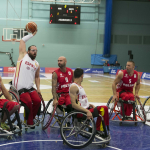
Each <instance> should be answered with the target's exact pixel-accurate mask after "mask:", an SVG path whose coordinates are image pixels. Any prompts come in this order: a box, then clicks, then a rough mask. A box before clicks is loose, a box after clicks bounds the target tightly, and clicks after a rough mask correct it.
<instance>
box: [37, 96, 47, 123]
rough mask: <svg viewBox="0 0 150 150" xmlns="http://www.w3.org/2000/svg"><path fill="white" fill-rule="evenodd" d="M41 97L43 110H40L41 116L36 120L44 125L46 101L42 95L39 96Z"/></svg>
mask: <svg viewBox="0 0 150 150" xmlns="http://www.w3.org/2000/svg"><path fill="white" fill-rule="evenodd" d="M39 97H40V99H41V110H40V115H39V116H38V115H36V117H35V119H36V120H37V121H39V123H42V122H43V120H44V112H45V103H44V100H43V98H42V95H41V94H39Z"/></svg>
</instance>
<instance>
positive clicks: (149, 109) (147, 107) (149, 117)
mask: <svg viewBox="0 0 150 150" xmlns="http://www.w3.org/2000/svg"><path fill="white" fill-rule="evenodd" d="M143 108H144V111H145V115H146V121H148V122H150V96H149V97H148V98H146V100H145V101H144V103H143Z"/></svg>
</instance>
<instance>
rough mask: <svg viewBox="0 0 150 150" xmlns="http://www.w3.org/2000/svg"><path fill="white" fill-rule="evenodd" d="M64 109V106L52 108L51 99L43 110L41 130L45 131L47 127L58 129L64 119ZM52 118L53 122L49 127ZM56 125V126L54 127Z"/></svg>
mask: <svg viewBox="0 0 150 150" xmlns="http://www.w3.org/2000/svg"><path fill="white" fill-rule="evenodd" d="M58 107H61V109H59V108H58ZM65 107H66V106H64V105H59V106H57V107H53V99H50V100H49V102H48V103H47V105H46V108H45V112H44V120H43V127H42V129H43V130H45V129H47V128H48V127H49V126H50V127H52V128H60V125H61V122H62V120H63V119H64V117H65V113H66V111H65V109H66V108H65ZM58 109H59V110H58ZM58 111H59V112H58ZM53 118H54V119H55V121H54V123H53V124H52V125H50V124H51V122H52V120H53ZM56 123H58V125H56Z"/></svg>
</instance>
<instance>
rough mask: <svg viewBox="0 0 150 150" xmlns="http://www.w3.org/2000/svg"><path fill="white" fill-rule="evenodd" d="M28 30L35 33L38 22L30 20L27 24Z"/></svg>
mask: <svg viewBox="0 0 150 150" xmlns="http://www.w3.org/2000/svg"><path fill="white" fill-rule="evenodd" d="M26 30H27V31H28V32H29V33H34V32H35V31H36V30H37V24H36V23H35V22H28V23H27V24H26Z"/></svg>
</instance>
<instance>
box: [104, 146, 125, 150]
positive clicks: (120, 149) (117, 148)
mask: <svg viewBox="0 0 150 150" xmlns="http://www.w3.org/2000/svg"><path fill="white" fill-rule="evenodd" d="M107 147H109V148H114V149H117V150H122V149H119V148H116V147H112V146H107Z"/></svg>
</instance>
